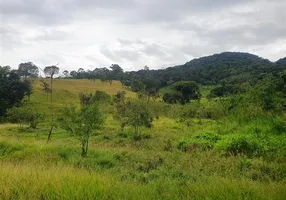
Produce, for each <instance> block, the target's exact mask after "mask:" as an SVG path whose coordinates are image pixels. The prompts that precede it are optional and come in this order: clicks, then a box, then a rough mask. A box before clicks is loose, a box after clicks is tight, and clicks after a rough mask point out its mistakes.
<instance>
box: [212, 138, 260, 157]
mask: <svg viewBox="0 0 286 200" xmlns="http://www.w3.org/2000/svg"><path fill="white" fill-rule="evenodd" d="M216 149H217V150H219V151H222V152H224V154H226V155H234V156H237V155H246V156H247V157H255V156H261V155H263V153H264V151H265V149H264V147H263V145H262V144H261V143H260V142H259V141H258V140H257V139H256V138H255V137H253V136H251V135H232V136H228V137H226V138H224V139H223V140H221V141H220V142H218V143H217V144H216Z"/></svg>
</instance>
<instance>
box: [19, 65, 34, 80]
mask: <svg viewBox="0 0 286 200" xmlns="http://www.w3.org/2000/svg"><path fill="white" fill-rule="evenodd" d="M18 73H19V75H20V76H21V77H24V78H27V77H29V78H36V77H38V75H39V68H38V67H37V66H36V65H35V64H34V63H32V62H27V63H21V64H19V66H18Z"/></svg>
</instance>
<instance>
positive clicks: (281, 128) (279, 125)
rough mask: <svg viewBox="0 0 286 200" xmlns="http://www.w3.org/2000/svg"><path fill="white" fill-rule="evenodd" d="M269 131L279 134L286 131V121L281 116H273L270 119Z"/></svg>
mask: <svg viewBox="0 0 286 200" xmlns="http://www.w3.org/2000/svg"><path fill="white" fill-rule="evenodd" d="M271 133H272V134H275V135H280V134H283V133H286V122H285V120H284V119H282V118H281V117H275V118H274V117H273V118H272V120H271Z"/></svg>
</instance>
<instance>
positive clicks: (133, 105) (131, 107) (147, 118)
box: [126, 102, 153, 140]
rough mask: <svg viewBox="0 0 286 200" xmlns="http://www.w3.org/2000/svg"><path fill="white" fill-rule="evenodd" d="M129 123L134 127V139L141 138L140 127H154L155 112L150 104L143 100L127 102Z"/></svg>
mask: <svg viewBox="0 0 286 200" xmlns="http://www.w3.org/2000/svg"><path fill="white" fill-rule="evenodd" d="M126 119H127V124H128V125H130V126H132V127H133V128H134V139H136V140H137V139H140V138H141V135H140V127H141V126H144V127H147V128H151V127H152V125H153V124H152V122H153V114H152V113H151V111H150V110H149V109H148V106H147V105H146V104H144V103H141V102H128V103H127V104H126Z"/></svg>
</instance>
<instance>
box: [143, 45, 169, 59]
mask: <svg viewBox="0 0 286 200" xmlns="http://www.w3.org/2000/svg"><path fill="white" fill-rule="evenodd" d="M163 49H164V47H162V46H160V45H158V44H148V45H146V46H145V47H144V48H143V49H142V52H144V53H145V54H146V55H147V56H154V57H156V56H159V57H163V58H164V57H167V54H166V53H165V52H164V50H163Z"/></svg>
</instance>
